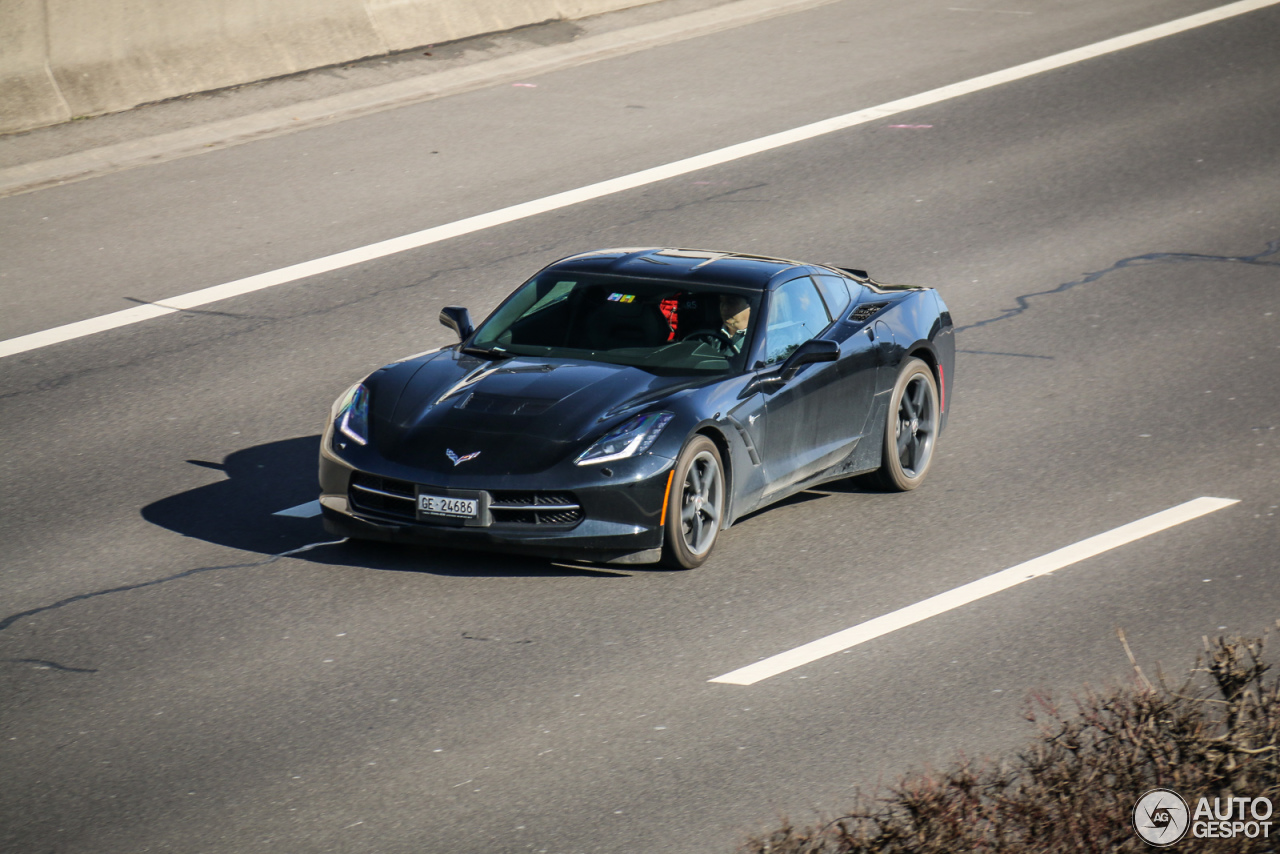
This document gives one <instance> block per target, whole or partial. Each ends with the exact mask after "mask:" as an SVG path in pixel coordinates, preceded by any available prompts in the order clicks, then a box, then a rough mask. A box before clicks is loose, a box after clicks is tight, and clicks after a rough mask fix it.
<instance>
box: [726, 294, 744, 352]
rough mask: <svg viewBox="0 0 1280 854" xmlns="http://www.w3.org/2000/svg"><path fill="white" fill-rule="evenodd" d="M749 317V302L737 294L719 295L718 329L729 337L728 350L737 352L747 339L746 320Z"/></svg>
mask: <svg viewBox="0 0 1280 854" xmlns="http://www.w3.org/2000/svg"><path fill="white" fill-rule="evenodd" d="M750 318H751V303H750V302H748V301H747V298H746V297H744V296H739V295H738V294H721V295H720V321H721V322H722V323H723V324H724V327H723V328H722V329H721V330H720V331H721V332H723V333H724V336H725V337H726V338H728V339H729V351H730V352H731V353H737V352H739V351H740V350H741V349H742V345H743V344H744V343H745V342H746V340H747V321H748V320H750Z"/></svg>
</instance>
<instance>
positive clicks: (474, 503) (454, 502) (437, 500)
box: [418, 495, 480, 519]
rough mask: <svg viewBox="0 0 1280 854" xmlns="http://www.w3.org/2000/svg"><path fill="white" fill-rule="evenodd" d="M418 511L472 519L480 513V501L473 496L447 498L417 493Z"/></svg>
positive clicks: (433, 514) (429, 514) (431, 514)
mask: <svg viewBox="0 0 1280 854" xmlns="http://www.w3.org/2000/svg"><path fill="white" fill-rule="evenodd" d="M418 512H419V513H422V514H424V515H428V516H449V517H452V518H454V519H474V518H476V517H477V516H479V515H480V501H479V500H478V499H475V498H449V497H447V496H444V495H419V496H418Z"/></svg>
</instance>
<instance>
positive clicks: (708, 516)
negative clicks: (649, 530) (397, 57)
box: [662, 436, 725, 569]
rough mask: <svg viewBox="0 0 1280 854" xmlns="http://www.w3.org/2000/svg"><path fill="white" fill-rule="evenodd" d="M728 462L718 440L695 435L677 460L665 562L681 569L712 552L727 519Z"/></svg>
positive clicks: (698, 562) (697, 563)
mask: <svg viewBox="0 0 1280 854" xmlns="http://www.w3.org/2000/svg"><path fill="white" fill-rule="evenodd" d="M724 483H725V478H724V464H723V463H722V462H721V460H720V451H719V450H718V449H717V448H716V446H715V443H714V442H712V441H711V440H710V439H708V438H707V437H706V436H694V437H693V438H692V439H691V440H690V441H689V442H688V444H686V445H685V446H684V450H682V451H681V452H680V457H679V459H677V460H676V467H675V474H674V476H673V477H672V478H671V491H670V493H669V494H668V495H667V516H666V519H665V522H664V528H665V547H664V548H663V554H662V562H663V563H665V564H666V565H667V566H672V567H677V568H680V569H693V568H694V567H695V566H701V565H702V564H703V563H704V562H705V561H706V559H707V557H708V556H709V555H710V554H711V549H712V548H713V547H714V546H715V544H716V537H717V536H718V535H719V534H720V523H721V522H722V521H723V519H724V502H725V488H724Z"/></svg>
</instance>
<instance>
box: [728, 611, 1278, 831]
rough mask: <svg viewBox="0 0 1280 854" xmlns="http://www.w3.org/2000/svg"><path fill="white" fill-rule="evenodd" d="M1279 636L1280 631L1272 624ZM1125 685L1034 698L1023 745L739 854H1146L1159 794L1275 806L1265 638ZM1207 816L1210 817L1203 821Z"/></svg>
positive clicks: (902, 785) (1211, 651) (860, 798)
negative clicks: (1136, 823) (1147, 796)
mask: <svg viewBox="0 0 1280 854" xmlns="http://www.w3.org/2000/svg"><path fill="white" fill-rule="evenodd" d="M1277 623H1278V625H1280V621H1277ZM1120 640H1121V642H1122V643H1124V645H1125V651H1126V652H1127V653H1129V660H1130V661H1131V662H1133V665H1134V676H1133V679H1132V680H1131V681H1130V682H1129V683H1128V684H1126V685H1123V686H1121V687H1118V688H1114V689H1111V690H1108V691H1105V692H1092V691H1090V692H1088V693H1086V694H1084V695H1083V696H1080V697H1077V698H1075V700H1074V701H1073V702H1072V703H1071V704H1070V708H1067V709H1064V708H1063V707H1062V706H1060V705H1059V704H1057V703H1055V702H1054V701H1053V700H1052V699H1051V698H1050V697H1048V696H1045V695H1040V696H1033V697H1032V699H1031V701H1030V704H1029V710H1028V712H1027V715H1026V717H1027V720H1028V721H1029V723H1030V725H1031V727H1033V728H1034V735H1033V736H1032V737H1031V738H1030V739H1029V741H1028V743H1027V745H1026V746H1025V747H1024V748H1023V749H1022V750H1020V751H1018V752H1017V753H1015V754H1014V755H1012V756H1010V757H1005V758H1002V759H997V760H993V759H988V760H982V761H974V760H967V759H961V760H956V761H955V762H954V763H953V764H952V765H951V766H950V767H949V768H946V769H945V770H941V771H926V772H920V773H912V774H909V775H907V776H905V777H903V778H902V779H901V780H900V781H899V782H898V783H897V784H896V785H895V786H893V787H892V788H891V789H889V790H888V791H887V792H886V793H883V794H881V795H878V796H870V795H867V794H864V793H860V794H858V795H856V796H855V800H854V805H853V808H852V809H850V810H849V812H848V813H847V814H846V815H844V816H841V817H840V818H838V819H835V820H834V821H830V822H828V823H826V824H824V825H821V826H817V827H810V828H798V827H795V826H794V825H793V824H791V823H790V822H783V825H782V826H781V827H779V828H778V829H776V830H774V831H773V832H771V833H769V834H768V835H766V836H762V837H756V838H753V839H751V840H750V841H749V842H748V843H747V844H746V845H745V846H744V847H743V848H742V849H741V850H742V852H743V854H871V852H875V854H908V852H909V854H968V852H973V854H978V852H981V854H1077V852H1079V854H1111V852H1144V851H1154V850H1157V849H1155V848H1152V847H1151V846H1148V845H1147V844H1146V843H1145V842H1144V841H1142V840H1141V839H1140V838H1139V837H1138V836H1137V834H1136V833H1135V832H1134V830H1133V827H1132V825H1131V823H1130V822H1131V815H1132V812H1133V808H1134V804H1135V803H1136V801H1137V800H1138V798H1139V797H1140V796H1141V795H1142V794H1143V793H1144V792H1146V791H1147V790H1149V789H1152V788H1157V787H1163V788H1169V789H1173V790H1174V791H1176V792H1178V793H1179V794H1181V795H1182V797H1183V798H1184V799H1186V801H1187V802H1188V804H1189V806H1190V809H1191V811H1192V813H1193V814H1194V812H1195V810H1196V807H1197V802H1198V800H1199V798H1201V797H1207V798H1208V799H1209V803H1210V804H1212V803H1213V800H1214V798H1229V797H1232V796H1240V797H1251V798H1260V797H1261V798H1269V799H1270V800H1271V802H1272V803H1273V804H1275V805H1276V806H1277V807H1280V681H1278V680H1277V679H1276V678H1274V677H1273V676H1271V675H1270V674H1269V671H1270V669H1271V665H1270V664H1269V663H1267V662H1266V661H1264V652H1265V647H1266V643H1267V635H1265V634H1264V635H1263V636H1262V637H1260V638H1231V639H1228V638H1224V637H1219V638H1217V639H1214V640H1210V639H1209V638H1205V639H1204V652H1203V653H1202V654H1201V655H1200V656H1199V657H1198V659H1197V662H1196V666H1195V667H1194V668H1193V669H1192V670H1191V672H1190V673H1189V674H1188V675H1187V677H1186V679H1185V680H1184V681H1183V682H1182V683H1181V684H1179V685H1177V686H1176V687H1174V686H1172V685H1171V684H1170V683H1169V682H1168V681H1167V680H1166V678H1165V677H1164V675H1163V674H1158V675H1157V678H1156V680H1155V681H1154V682H1153V681H1151V680H1150V679H1148V678H1147V676H1146V675H1145V674H1144V673H1143V671H1142V669H1141V668H1140V667H1139V666H1138V665H1137V663H1136V661H1134V658H1133V654H1132V653H1131V652H1130V651H1129V646H1128V643H1127V642H1126V641H1125V638H1124V634H1123V632H1121V633H1120ZM1210 818H1211V819H1212V816H1210ZM1272 821H1273V825H1274V826H1273V827H1272V828H1271V830H1272V831H1274V833H1273V834H1272V835H1269V836H1267V837H1263V836H1262V835H1261V833H1260V832H1259V833H1258V835H1257V836H1256V837H1255V838H1248V837H1247V836H1244V835H1243V834H1240V835H1238V836H1237V837H1235V838H1231V839H1220V838H1219V839H1205V838H1192V835H1191V833H1190V832H1188V834H1187V836H1186V837H1185V838H1184V839H1183V840H1182V842H1180V843H1178V844H1177V845H1176V846H1175V847H1174V849H1173V850H1175V851H1176V850H1177V849H1179V848H1182V849H1184V850H1188V851H1195V852H1197V854H1199V852H1232V854H1236V852H1238V854H1253V852H1259V853H1261V852H1280V809H1278V810H1277V814H1276V815H1275V816H1273V817H1272Z"/></svg>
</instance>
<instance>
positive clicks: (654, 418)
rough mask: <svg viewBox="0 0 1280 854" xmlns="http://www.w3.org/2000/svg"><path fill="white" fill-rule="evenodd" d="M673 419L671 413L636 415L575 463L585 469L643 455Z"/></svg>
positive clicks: (610, 432) (603, 438) (584, 453)
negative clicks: (589, 466)
mask: <svg viewBox="0 0 1280 854" xmlns="http://www.w3.org/2000/svg"><path fill="white" fill-rule="evenodd" d="M672 417H673V415H672V413H670V412H650V413H649V414H648V415H637V416H636V417H635V418H631V419H629V420H627V421H624V422H623V423H622V424H621V425H620V426H618V427H615V428H614V429H612V430H610V431H609V432H608V433H606V434H604V435H603V436H601V437H600V440H599V441H597V442H596V443H595V444H594V445H592V446H591V447H590V448H587V449H586V450H585V451H583V452H582V454H581V455H580V456H579V457H578V458H577V459H576V460H574V462H575V463H577V464H578V465H580V466H588V465H595V464H596V463H608V462H613V461H614V460H621V459H624V458H626V457H634V456H636V455H637V454H643V453H644V452H645V451H647V450H649V446H650V445H652V444H653V443H654V442H656V441H657V440H658V434H660V433H661V432H662V428H664V427H666V426H667V422H668V421H670V420H671V419H672Z"/></svg>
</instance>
